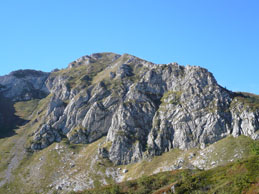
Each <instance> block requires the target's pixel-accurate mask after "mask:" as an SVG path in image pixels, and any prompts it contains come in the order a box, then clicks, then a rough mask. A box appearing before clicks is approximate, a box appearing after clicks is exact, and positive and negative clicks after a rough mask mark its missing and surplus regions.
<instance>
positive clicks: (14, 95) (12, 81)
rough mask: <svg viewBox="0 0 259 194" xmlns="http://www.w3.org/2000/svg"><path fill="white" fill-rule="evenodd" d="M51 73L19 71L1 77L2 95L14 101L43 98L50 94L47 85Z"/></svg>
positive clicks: (0, 88) (0, 87)
mask: <svg viewBox="0 0 259 194" xmlns="http://www.w3.org/2000/svg"><path fill="white" fill-rule="evenodd" d="M48 76H49V73H44V72H41V71H35V70H18V71H14V72H12V73H10V74H9V75H6V76H0V93H1V94H2V95H3V96H5V97H6V98H9V99H12V101H26V100H31V99H34V98H43V97H45V96H46V95H48V94H49V91H48V89H47V87H46V85H45V81H46V80H47V78H48Z"/></svg>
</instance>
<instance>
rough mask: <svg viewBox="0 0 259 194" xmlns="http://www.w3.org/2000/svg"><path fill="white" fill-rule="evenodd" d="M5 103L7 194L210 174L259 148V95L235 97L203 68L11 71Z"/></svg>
mask: <svg viewBox="0 0 259 194" xmlns="http://www.w3.org/2000/svg"><path fill="white" fill-rule="evenodd" d="M0 98H1V103H0V110H1V111H0V127H1V128H0V132H1V134H0V137H1V139H0V152H1V156H0V157H1V163H0V191H3V192H5V193H6V192H7V191H9V192H10V193H13V192H14V191H15V192H16V193H26V192H27V193H29V192H32V193H33V192H35V191H38V192H40V193H51V192H54V191H56V190H58V191H59V192H61V193H62V192H64V193H66V192H68V191H71V190H74V191H79V190H83V189H87V188H93V187H96V186H99V185H106V184H110V183H115V182H121V181H123V180H130V179H135V178H138V177H140V176H141V175H152V174H154V173H157V172H160V171H167V170H175V169H181V168H184V169H195V168H199V169H210V168H213V167H216V166H219V165H225V164H227V163H228V162H235V161H236V160H238V159H241V158H247V157H248V156H250V155H251V154H250V152H251V151H250V147H251V145H253V144H254V142H257V141H258V139H259V132H258V131H259V130H258V129H259V96H257V95H254V94H249V93H244V92H243V93H242V92H239V93H236V92H232V91H229V90H227V89H225V88H223V87H221V86H220V85H219V84H218V83H217V81H216V80H215V78H214V76H213V75H212V73H210V72H209V71H208V70H206V69H204V68H201V67H198V66H186V67H184V66H180V65H178V64H177V63H170V64H154V63H151V62H148V61H145V60H143V59H140V58H137V57H135V56H132V55H129V54H123V55H119V54H115V53H96V54H92V55H90V56H83V57H81V58H79V59H77V60H76V61H74V62H72V63H70V64H69V65H68V67H67V68H66V69H62V70H55V71H53V72H51V73H44V72H40V71H34V70H18V71H15V72H12V73H10V74H9V75H6V76H2V77H0ZM27 185H30V187H29V188H28V187H27ZM1 189H2V190H1Z"/></svg>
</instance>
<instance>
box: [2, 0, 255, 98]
mask: <svg viewBox="0 0 259 194" xmlns="http://www.w3.org/2000/svg"><path fill="white" fill-rule="evenodd" d="M258 10H259V1H256V0H247V1H243V0H228V1H225V0H211V1H207V0H196V1H193V0H182V1H180V0H162V1H157V0H142V1H137V0H131V1H130V0H124V1H121V0H111V1H106V0H95V1H90V0H77V1H71V0H55V1H51V0H44V1H43V0H37V1H35V0H23V1H18V0H10V1H1V2H0V23H1V31H0V42H1V44H0V67H1V69H0V75H5V74H8V73H9V72H11V71H13V70H17V69H36V70H43V71H51V70H53V69H55V68H65V67H67V65H68V63H69V62H71V61H74V60H75V59H77V58H79V57H81V56H84V55H88V54H91V53H96V52H114V53H119V54H123V53H129V54H132V55H135V56H137V57H140V58H143V59H145V60H147V61H151V62H154V63H159V64H161V63H162V64H167V63H170V62H177V63H179V64H180V65H187V64H190V65H198V66H201V67H204V68H207V69H208V70H209V71H210V72H212V73H213V74H214V76H215V78H216V80H217V81H218V83H219V84H220V85H222V86H223V87H226V88H227V89H230V90H232V91H246V92H251V93H256V94H259V76H258V74H259V52H258V51H259V36H258V34H259V12H258Z"/></svg>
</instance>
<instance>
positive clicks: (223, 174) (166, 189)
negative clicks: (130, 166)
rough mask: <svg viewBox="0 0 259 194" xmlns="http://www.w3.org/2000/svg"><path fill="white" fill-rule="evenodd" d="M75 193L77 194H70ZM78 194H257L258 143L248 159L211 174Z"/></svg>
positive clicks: (176, 175) (174, 174) (182, 174)
mask: <svg viewBox="0 0 259 194" xmlns="http://www.w3.org/2000/svg"><path fill="white" fill-rule="evenodd" d="M72 193H76V192H72ZM77 193H78V194H98V193H106V194H121V193H126V194H131V193H132V194H133V193H134V194H148V193H154V194H162V193H178V194H183V193H186V194H187V193H188V194H190V193H196V194H197V193H219V194H222V193H236V194H238V193H240V194H241V193H247V194H256V193H259V142H258V141H256V142H254V143H253V144H251V156H250V157H249V158H247V159H244V160H238V161H237V162H232V163H229V164H227V165H225V166H219V167H216V168H213V169H210V170H198V169H197V170H188V169H185V170H183V169H182V170H174V171H171V172H161V173H158V174H155V175H152V176H144V177H141V178H139V179H136V180H132V181H127V182H123V183H120V184H114V185H108V186H105V187H101V188H95V189H91V190H86V191H83V192H77Z"/></svg>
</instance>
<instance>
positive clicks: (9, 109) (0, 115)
mask: <svg viewBox="0 0 259 194" xmlns="http://www.w3.org/2000/svg"><path fill="white" fill-rule="evenodd" d="M48 76H49V73H44V72H41V71H35V70H18V71H14V72H12V73H10V74H9V75H6V76H0V138H2V137H6V136H10V135H13V134H14V129H15V128H16V127H17V126H19V125H22V124H24V123H25V122H26V120H23V119H21V118H19V117H18V116H16V115H15V109H14V104H15V102H17V101H26V100H31V99H40V98H44V97H46V96H47V95H48V94H49V91H48V89H47V88H46V85H45V81H46V80H47V78H48Z"/></svg>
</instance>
